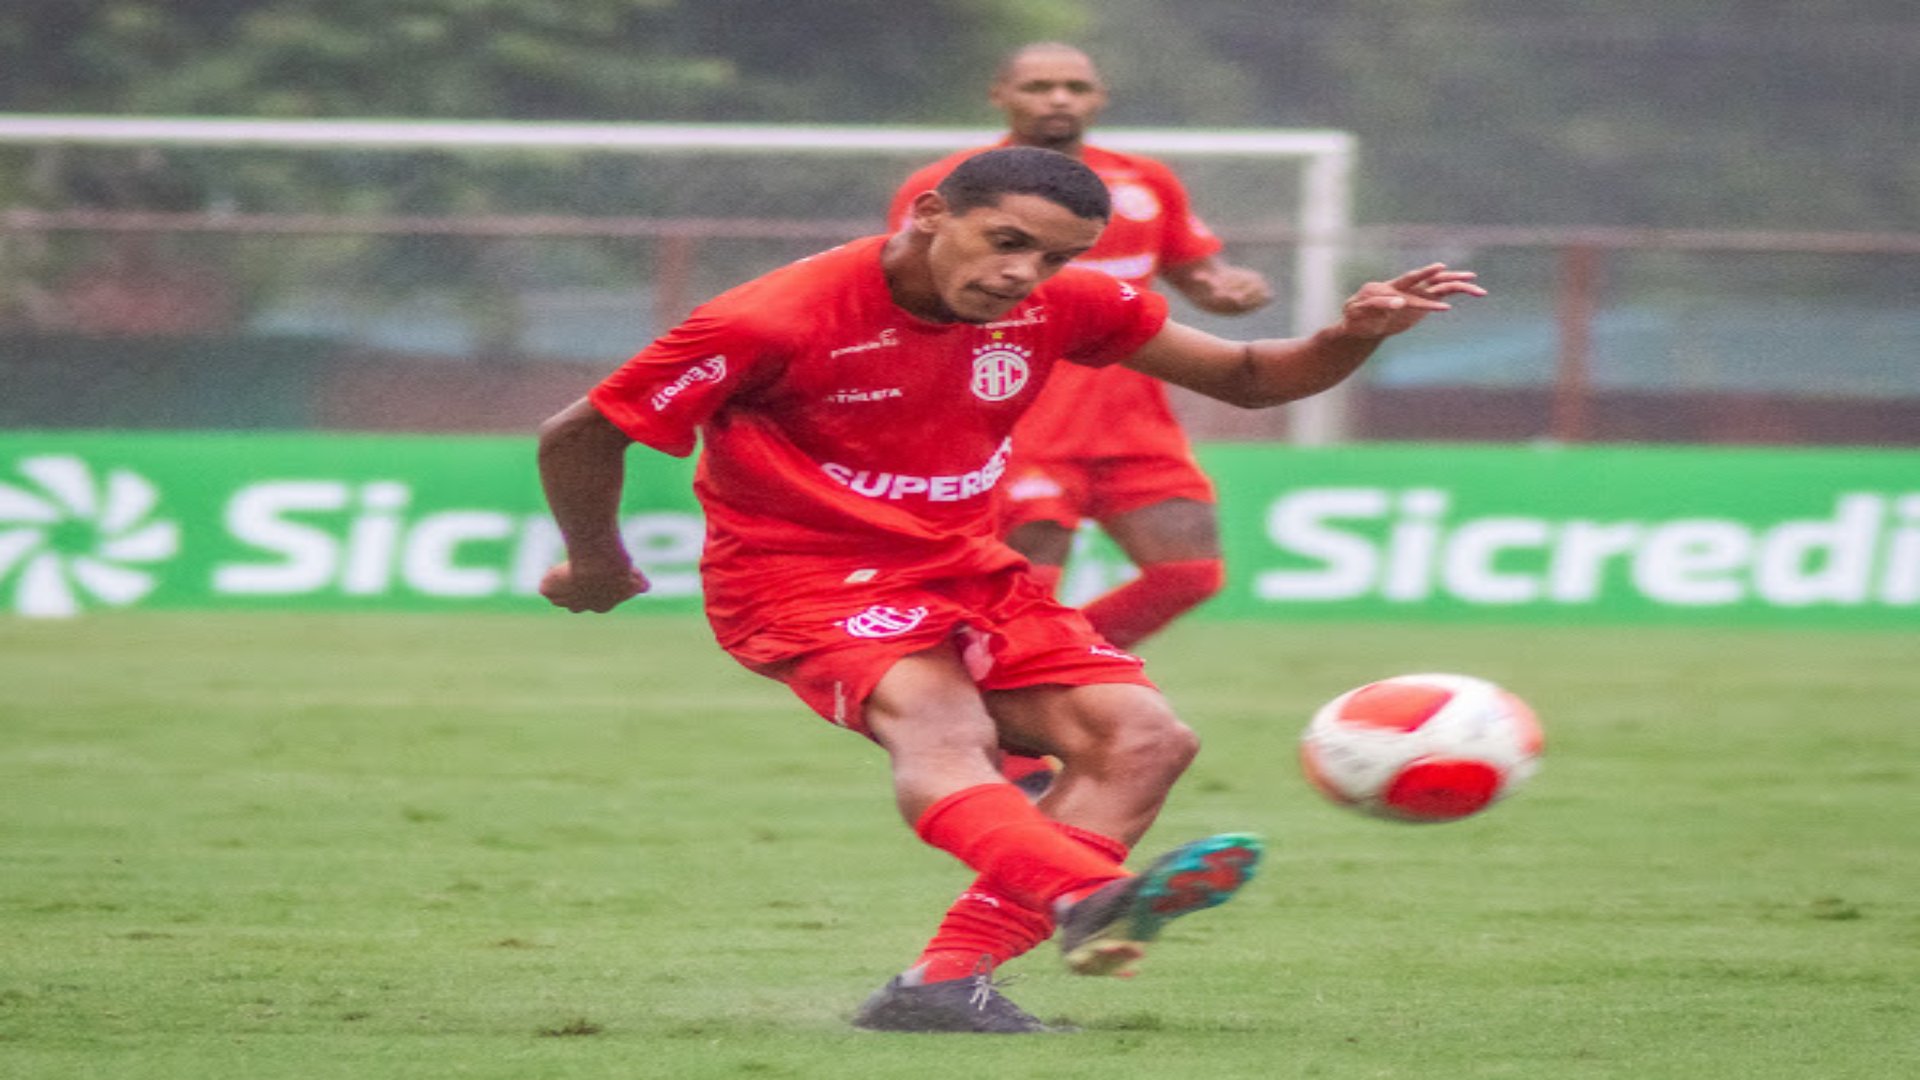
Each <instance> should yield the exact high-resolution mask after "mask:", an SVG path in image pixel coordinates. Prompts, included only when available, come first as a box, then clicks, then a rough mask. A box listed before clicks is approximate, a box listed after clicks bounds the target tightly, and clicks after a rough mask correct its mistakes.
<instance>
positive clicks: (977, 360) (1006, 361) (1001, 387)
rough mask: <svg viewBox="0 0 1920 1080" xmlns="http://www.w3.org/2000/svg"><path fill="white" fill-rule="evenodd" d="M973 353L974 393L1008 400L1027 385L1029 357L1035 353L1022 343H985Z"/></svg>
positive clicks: (985, 399) (988, 397)
mask: <svg viewBox="0 0 1920 1080" xmlns="http://www.w3.org/2000/svg"><path fill="white" fill-rule="evenodd" d="M981 348H982V349H983V350H984V351H982V352H979V353H976V354H975V355H974V357H973V396H974V397H977V398H979V399H980V400H981V401H1005V400H1007V399H1008V398H1010V397H1012V396H1013V395H1015V394H1017V393H1019V392H1020V391H1022V390H1024V389H1026V386H1027V375H1028V374H1029V372H1030V370H1031V369H1029V368H1028V367H1027V357H1029V356H1032V355H1033V353H1032V352H1030V351H1029V350H1027V349H1023V348H1021V347H1020V346H1018V345H998V344H996V345H984V346H981Z"/></svg>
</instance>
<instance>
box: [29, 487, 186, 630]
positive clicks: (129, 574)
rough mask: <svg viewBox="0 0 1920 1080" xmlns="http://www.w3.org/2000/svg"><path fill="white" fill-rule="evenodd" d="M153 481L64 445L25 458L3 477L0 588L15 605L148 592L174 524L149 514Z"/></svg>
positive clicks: (122, 599) (67, 608) (171, 548)
mask: <svg viewBox="0 0 1920 1080" xmlns="http://www.w3.org/2000/svg"><path fill="white" fill-rule="evenodd" d="M159 502H160V496H159V492H158V490H157V489H156V488H155V487H154V485H153V484H152V483H151V482H150V481H148V480H147V479H146V478H145V477H143V476H141V475H139V474H138V473H135V472H132V471H130V470H127V469H113V470H110V471H108V472H107V473H106V474H105V475H104V476H96V475H95V474H94V471H93V470H92V469H91V468H90V467H89V466H88V465H87V463H86V462H85V461H82V460H81V459H80V458H78V457H74V456H72V455H70V454H44V455H40V456H36V457H29V458H23V459H21V460H20V461H18V462H17V463H16V464H15V466H14V475H13V477H12V478H10V479H8V480H4V481H0V590H4V597H5V603H6V605H7V606H8V607H10V608H11V609H12V610H13V611H14V612H16V613H17V614H21V615H29V616H39V617H52V618H58V617H63V616H68V615H75V614H78V613H79V612H80V611H81V610H82V609H83V608H84V607H86V606H88V605H98V606H103V607H125V606H127V605H129V604H133V603H136V602H138V601H139V600H140V599H141V598H143V597H145V596H146V595H147V594H148V593H150V592H152V591H153V589H154V587H155V585H157V584H158V582H159V578H158V575H157V573H156V570H157V566H158V564H161V563H164V562H166V561H168V560H170V559H172V558H173V557H174V556H175V555H176V554H178V553H179V550H180V526H179V525H178V524H177V523H175V522H172V521H165V520H160V519H157V518H155V517H154V516H153V515H154V510H155V509H156V508H157V507H158V505H159Z"/></svg>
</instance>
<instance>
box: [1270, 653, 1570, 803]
mask: <svg viewBox="0 0 1920 1080" xmlns="http://www.w3.org/2000/svg"><path fill="white" fill-rule="evenodd" d="M1544 746H1545V739H1544V738H1543V736H1542V734H1541V731H1540V723H1539V721H1538V720H1537V719H1535V717H1534V715H1533V710H1532V709H1531V708H1528V707H1527V704H1526V702H1524V701H1521V700H1520V699H1519V698H1518V697H1516V696H1514V695H1513V694H1512V693H1510V692H1508V691H1507V690H1505V689H1503V688H1502V687H1500V686H1497V685H1495V684H1494V683H1491V682H1488V681H1487V680H1485V679H1477V678H1474V677H1472V676H1470V675H1442V674H1432V675H1398V676H1395V677H1393V678H1390V679H1382V680H1380V681H1379V682H1372V683H1368V684H1367V685H1365V686H1360V687H1356V688H1354V689H1352V690H1349V691H1347V692H1346V693H1344V694H1341V695H1340V696H1339V697H1337V698H1334V699H1333V700H1332V701H1329V702H1327V703H1326V704H1325V705H1323V706H1321V708H1320V711H1319V712H1316V713H1315V714H1314V716H1313V720H1312V721H1311V722H1310V723H1309V724H1308V725H1307V730H1306V733H1305V734H1304V735H1303V736H1302V737H1301V740H1300V764H1301V766H1302V767H1303V768H1304V769H1305V770H1306V774H1307V779H1308V780H1310V781H1312V783H1313V786H1314V787H1316V788H1318V789H1319V790H1320V792H1321V793H1322V794H1324V795H1325V796H1326V797H1327V798H1329V799H1331V800H1333V801H1334V802H1336V803H1339V804H1340V805H1342V806H1347V807H1351V808H1353V809H1355V810H1358V811H1360V812H1362V813H1366V814H1372V815H1374V816H1376V817H1383V818H1390V819H1393V820H1396V821H1428V822H1431V821H1454V820H1457V819H1459V818H1463V817H1466V816H1468V815H1470V814H1477V813H1479V812H1480V811H1482V810H1485V809H1486V808H1487V807H1489V806H1492V805H1493V804H1494V803H1495V802H1497V801H1499V800H1500V799H1501V798H1503V797H1505V796H1507V795H1509V794H1511V793H1512V792H1513V790H1514V789H1515V788H1516V787H1518V786H1519V785H1521V784H1523V783H1525V782H1526V780H1527V778H1528V777H1530V776H1532V775H1533V773H1534V770H1535V769H1536V768H1537V767H1538V766H1539V760H1540V751H1541V750H1542V748H1543V747H1544Z"/></svg>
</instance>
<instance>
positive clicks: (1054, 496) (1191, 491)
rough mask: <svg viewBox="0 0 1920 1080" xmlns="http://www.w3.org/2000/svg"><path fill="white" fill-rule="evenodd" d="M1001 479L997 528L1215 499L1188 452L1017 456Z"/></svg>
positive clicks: (1071, 523)
mask: <svg viewBox="0 0 1920 1080" xmlns="http://www.w3.org/2000/svg"><path fill="white" fill-rule="evenodd" d="M1001 483H1002V484H1003V485H1004V487H1005V491H1004V494H1003V495H1002V496H1001V498H1000V532H1001V535H1003V536H1004V535H1006V534H1007V533H1010V532H1012V531H1013V530H1014V529H1017V528H1019V527H1020V526H1022V525H1026V524H1028V523H1030V522H1035V521H1050V522H1053V523H1054V524H1056V525H1059V526H1061V527H1062V528H1065V529H1076V528H1079V526H1080V522H1081V521H1082V520H1083V519H1092V520H1094V521H1111V520H1113V519H1114V518H1117V517H1119V516H1120V515H1122V514H1125V513H1128V512H1130V511H1133V510H1138V509H1140V508H1141V507H1143V506H1152V505H1154V504H1155V503H1163V502H1166V501H1168V500H1170V499H1192V500H1193V501H1195V502H1203V503H1209V504H1211V503H1213V502H1214V501H1215V495H1214V490H1213V481H1211V480H1209V479H1207V474H1206V473H1203V472H1201V471H1200V466H1199V465H1198V464H1196V463H1195V462H1194V460H1193V458H1192V457H1191V456H1188V455H1164V456H1153V457H1123V458H1092V459H1086V460H1079V461H1058V460H1055V461H1021V460H1020V459H1019V455H1018V454H1015V456H1014V462H1013V465H1012V467H1011V468H1010V469H1009V470H1008V472H1007V476H1006V478H1005V479H1004V480H1002V481H1001Z"/></svg>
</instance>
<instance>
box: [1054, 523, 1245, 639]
mask: <svg viewBox="0 0 1920 1080" xmlns="http://www.w3.org/2000/svg"><path fill="white" fill-rule="evenodd" d="M1100 527H1101V528H1102V529H1103V530H1105V531H1106V533H1107V535H1108V536H1110V537H1112V538H1113V541H1114V543H1115V544H1118V545H1119V547H1120V550H1121V551H1122V552H1124V553H1125V554H1126V556H1127V558H1128V560H1129V561H1131V562H1132V563H1133V564H1134V565H1135V566H1137V567H1139V568H1140V576H1139V577H1137V578H1135V579H1133V580H1132V581H1129V582H1127V583H1126V584H1124V585H1121V586H1120V587H1118V588H1116V589H1114V590H1113V591H1112V592H1109V593H1107V594H1106V595H1105V596H1101V597H1099V598H1097V599H1095V600H1094V601H1093V602H1091V603H1089V604H1088V605H1087V606H1086V607H1085V608H1084V609H1083V610H1084V611H1085V612H1086V616H1087V621H1089V622H1091V623H1093V628H1094V629H1095V630H1098V631H1099V632H1100V635H1101V636H1102V637H1104V638H1106V639H1107V640H1108V641H1111V642H1113V643H1114V644H1115V645H1118V646H1119V647H1120V648H1123V649H1131V648H1133V647H1134V646H1135V645H1137V644H1139V643H1140V642H1141V641H1143V640H1145V639H1146V638H1148V637H1150V636H1152V635H1153V634H1155V633H1157V632H1159V631H1160V630H1162V629H1164V628H1165V627H1166V626H1167V624H1169V623H1171V622H1172V621H1173V620H1175V619H1177V618H1179V617H1180V616H1181V615H1184V614H1186V613H1187V612H1188V611H1191V610H1193V609H1194V608H1195V607H1198V606H1199V605H1200V604H1202V603H1204V602H1205V601H1206V600H1207V599H1208V598H1209V597H1211V596H1213V595H1214V594H1215V593H1217V592H1219V591H1220V587H1221V585H1222V584H1224V582H1225V577H1226V565H1225V563H1224V562H1223V561H1222V555H1221V550H1220V519H1219V514H1218V512H1217V511H1216V510H1215V509H1214V507H1213V504H1211V503H1205V502H1200V501H1198V500H1195V499H1167V500H1165V501H1163V502H1157V503H1153V504H1151V505H1149V506H1143V507H1140V508H1139V509H1137V510H1130V511H1128V512H1126V513H1124V514H1118V515H1115V516H1114V517H1112V518H1109V519H1107V520H1105V521H1102V522H1101V523H1100Z"/></svg>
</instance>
